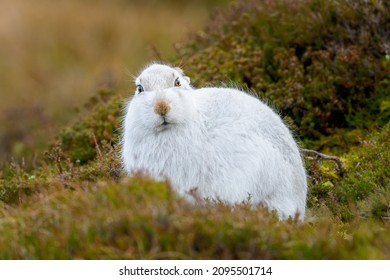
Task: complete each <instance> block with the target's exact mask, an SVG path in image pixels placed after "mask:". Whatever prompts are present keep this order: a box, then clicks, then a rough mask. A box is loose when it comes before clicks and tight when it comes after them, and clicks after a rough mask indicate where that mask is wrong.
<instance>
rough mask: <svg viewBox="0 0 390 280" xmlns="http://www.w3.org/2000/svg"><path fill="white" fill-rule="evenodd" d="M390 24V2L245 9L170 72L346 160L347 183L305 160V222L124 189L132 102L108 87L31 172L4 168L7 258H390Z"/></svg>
mask: <svg viewBox="0 0 390 280" xmlns="http://www.w3.org/2000/svg"><path fill="white" fill-rule="evenodd" d="M389 15H390V6H389V4H388V2H386V1H346V0H336V1H325V0H295V1H293V0H286V1H272V0H270V1H261V2H259V1H239V2H237V3H235V4H232V5H231V6H230V8H229V9H225V10H218V11H215V12H214V14H213V17H212V19H211V22H210V24H209V25H208V27H207V29H205V30H204V31H201V32H198V33H196V34H194V35H193V36H192V38H190V39H189V41H188V42H186V43H184V44H182V45H181V46H179V52H180V57H177V58H173V59H172V60H171V61H170V62H171V63H172V64H175V62H176V64H179V63H178V62H179V61H180V62H182V63H180V64H179V65H178V66H181V67H182V68H183V69H184V70H185V72H186V74H188V75H189V76H190V77H191V82H194V84H195V86H197V87H203V86H207V85H219V84H221V83H228V82H230V81H234V82H235V83H236V84H238V85H241V86H242V87H247V88H248V89H249V90H251V91H253V92H254V93H256V94H258V95H259V96H260V98H262V99H264V100H266V101H267V102H268V103H269V104H274V106H275V107H276V108H277V109H278V110H279V111H280V112H281V114H282V115H283V116H284V117H285V120H286V121H287V122H288V123H289V125H290V126H291V127H292V129H293V130H294V131H295V134H296V137H297V138H299V139H300V142H301V145H302V146H304V147H306V146H307V145H311V146H313V147H316V148H317V149H318V150H321V151H324V152H327V153H337V154H338V156H339V158H340V160H341V161H342V162H343V163H344V165H345V171H344V172H343V173H340V172H339V170H338V168H337V166H336V165H335V164H334V162H330V161H323V160H321V159H319V158H316V157H314V156H311V157H310V156H305V163H306V169H307V175H308V183H309V190H308V191H309V193H308V200H307V206H308V208H307V215H306V219H305V221H303V222H300V221H298V220H297V219H292V218H291V219H289V220H287V221H278V220H277V217H276V215H275V213H272V212H271V213H270V212H268V211H267V210H266V209H264V208H263V207H262V206H261V205H258V206H256V207H250V203H249V200H250V197H248V201H243V202H242V203H238V204H236V205H234V206H228V205H225V204H223V203H221V202H220V201H206V202H202V203H200V204H199V205H193V204H189V203H187V202H186V201H185V200H183V199H182V198H181V197H179V196H178V195H177V194H176V193H175V192H173V191H172V189H171V187H170V184H169V182H168V181H166V182H165V181H163V182H156V181H153V180H151V179H150V178H145V177H143V176H142V174H140V175H139V176H135V177H132V178H128V177H126V176H125V175H124V174H123V173H122V166H121V164H120V160H119V150H120V141H119V140H118V139H119V135H120V132H121V121H122V119H121V118H122V115H123V106H124V104H125V102H126V99H127V98H129V97H130V95H129V94H127V93H125V92H122V91H120V90H119V91H117V90H115V89H114V90H105V89H102V90H101V91H100V93H99V94H97V95H96V96H95V97H93V98H92V99H91V100H90V101H89V102H88V103H87V104H86V105H85V106H83V107H81V110H80V112H79V115H78V120H76V121H75V122H73V123H72V124H69V125H68V126H67V127H65V128H63V129H62V130H61V132H60V133H59V134H58V135H57V137H55V139H54V140H51V141H50V147H49V148H48V149H47V150H48V151H47V152H46V154H45V155H42V157H41V158H38V159H37V162H39V164H38V163H37V164H36V167H35V168H34V169H33V170H26V168H24V164H23V162H20V161H13V162H12V164H7V165H6V166H5V167H4V168H3V169H2V171H1V173H0V258H2V259H76V258H81V259H389V258H390V235H389V234H388V232H389V229H390V228H389V227H390V189H389V186H390V181H389V178H390V174H389V168H388V166H389V165H390V153H389V146H390V143H389V136H390V135H389V133H390V125H389V114H390V113H389V112H390V110H389V108H390V106H389V104H390V103H389V102H390V101H389V92H390V91H389V75H388V74H389V70H390V61H389V58H388V55H389V54H388V53H387V52H388V51H389V31H388V30H390V28H389V20H388V19H389ZM131 92H134V90H133V89H131ZM48 146H49V145H48Z"/></svg>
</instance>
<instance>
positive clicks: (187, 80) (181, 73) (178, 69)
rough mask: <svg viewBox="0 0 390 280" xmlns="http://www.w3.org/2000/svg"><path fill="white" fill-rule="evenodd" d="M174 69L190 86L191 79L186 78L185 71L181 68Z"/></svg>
mask: <svg viewBox="0 0 390 280" xmlns="http://www.w3.org/2000/svg"><path fill="white" fill-rule="evenodd" d="M174 69H175V70H176V71H177V72H179V74H180V75H181V76H183V79H184V80H185V81H186V82H187V83H188V84H190V81H191V79H190V77H188V76H185V74H184V71H183V70H182V69H181V68H179V67H175V68H174Z"/></svg>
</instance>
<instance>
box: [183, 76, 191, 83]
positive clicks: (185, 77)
mask: <svg viewBox="0 0 390 280" xmlns="http://www.w3.org/2000/svg"><path fill="white" fill-rule="evenodd" d="M183 79H184V80H185V81H186V82H187V83H188V84H190V83H191V79H190V77H188V76H183Z"/></svg>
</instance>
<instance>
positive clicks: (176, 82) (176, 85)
mask: <svg viewBox="0 0 390 280" xmlns="http://www.w3.org/2000/svg"><path fill="white" fill-rule="evenodd" d="M180 86H181V83H180V81H179V78H177V79H176V80H175V87H180Z"/></svg>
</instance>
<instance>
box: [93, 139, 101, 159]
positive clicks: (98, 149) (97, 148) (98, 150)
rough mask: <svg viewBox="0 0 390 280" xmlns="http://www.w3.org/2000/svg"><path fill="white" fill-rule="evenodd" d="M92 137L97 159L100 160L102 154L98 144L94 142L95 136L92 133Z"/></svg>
mask: <svg viewBox="0 0 390 280" xmlns="http://www.w3.org/2000/svg"><path fill="white" fill-rule="evenodd" d="M92 137H93V141H94V142H95V148H96V151H97V153H98V155H99V157H100V158H101V157H102V152H101V151H100V148H99V144H98V142H97V140H96V136H95V134H94V133H92Z"/></svg>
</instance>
